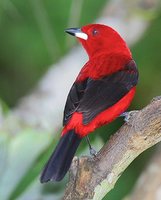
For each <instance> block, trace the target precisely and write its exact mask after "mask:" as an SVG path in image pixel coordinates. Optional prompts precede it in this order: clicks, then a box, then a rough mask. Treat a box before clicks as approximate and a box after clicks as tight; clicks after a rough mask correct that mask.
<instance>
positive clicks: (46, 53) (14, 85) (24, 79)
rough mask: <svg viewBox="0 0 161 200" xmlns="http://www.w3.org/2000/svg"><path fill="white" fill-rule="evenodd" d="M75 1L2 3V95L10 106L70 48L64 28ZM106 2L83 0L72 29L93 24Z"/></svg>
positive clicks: (0, 58) (0, 65) (0, 6)
mask: <svg viewBox="0 0 161 200" xmlns="http://www.w3.org/2000/svg"><path fill="white" fill-rule="evenodd" d="M73 2H74V1H72V0H67V1H64V0H60V1H56V0H54V1H49V0H46V1H40V0H35V1H32V0H30V1H21V0H13V1H9V0H2V1H0V16H1V18H0V44H1V45H0V80H1V84H0V96H1V98H3V99H4V100H5V101H6V102H7V104H9V105H11V106H13V105H15V103H16V101H17V99H18V98H19V97H21V96H23V95H24V94H25V93H27V92H28V91H29V90H30V89H31V88H33V86H34V84H35V83H36V82H37V81H38V79H39V78H40V77H41V76H42V75H43V74H44V72H45V71H46V70H47V68H48V67H49V66H50V65H51V64H53V62H55V61H57V60H58V59H59V58H60V57H61V56H62V55H63V54H65V53H66V52H67V50H68V49H69V47H70V45H67V44H66V36H65V34H64V29H66V28H67V26H69V25H68V24H69V18H71V17H72V18H75V16H70V15H71V14H70V12H71V7H72V4H73ZM104 2H105V0H101V1H96V2H95V3H93V1H92V0H88V1H83V0H82V8H79V7H77V3H76V5H75V7H74V8H73V9H74V10H76V13H77V12H78V11H79V10H80V18H78V20H77V21H74V23H75V24H73V23H72V25H71V26H80V25H82V24H86V23H91V21H93V20H94V19H96V17H97V16H98V14H99V11H100V10H101V7H102V6H103V5H104ZM78 6H79V5H78ZM91 8H92V9H91ZM77 10H78V11H77Z"/></svg>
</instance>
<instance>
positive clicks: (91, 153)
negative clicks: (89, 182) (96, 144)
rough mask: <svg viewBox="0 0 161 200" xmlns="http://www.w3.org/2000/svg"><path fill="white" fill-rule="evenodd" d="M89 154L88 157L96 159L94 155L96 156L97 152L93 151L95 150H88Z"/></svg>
mask: <svg viewBox="0 0 161 200" xmlns="http://www.w3.org/2000/svg"><path fill="white" fill-rule="evenodd" d="M89 152H90V155H91V156H92V157H96V155H97V151H96V150H95V149H93V148H92V147H91V148H90V149H89Z"/></svg>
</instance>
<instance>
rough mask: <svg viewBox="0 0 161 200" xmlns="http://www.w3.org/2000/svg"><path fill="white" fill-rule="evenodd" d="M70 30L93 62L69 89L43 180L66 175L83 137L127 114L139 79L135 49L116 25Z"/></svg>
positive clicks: (58, 178) (91, 26)
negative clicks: (58, 137) (53, 149)
mask: <svg viewBox="0 0 161 200" xmlns="http://www.w3.org/2000/svg"><path fill="white" fill-rule="evenodd" d="M66 32H67V33H69V34H71V35H74V36H76V37H77V38H78V39H79V41H80V42H81V44H82V45H83V47H84V48H85V50H86V51H87V53H88V56H89V61H88V62H87V63H86V64H85V65H84V67H83V68H82V69H81V71H80V73H79V75H78V77H77V78H76V80H75V82H74V84H73V86H72V88H71V90H70V92H69V95H68V98H67V101H66V106H65V110H64V120H63V125H64V128H63V131H62V137H61V139H60V142H59V143H58V145H57V147H56V150H55V151H54V153H53V154H52V156H51V157H50V159H49V161H48V163H47V164H46V166H45V168H44V170H43V173H42V176H41V182H47V181H49V180H56V181H59V180H61V179H62V178H63V177H64V175H65V174H66V172H67V170H68V168H69V167H70V163H71V161H72V158H73V156H74V153H75V151H76V149H77V147H78V145H79V143H80V140H81V138H82V137H84V136H86V135H88V134H89V133H91V132H92V131H94V130H95V129H96V128H98V127H100V126H102V125H104V124H108V123H110V122H112V121H113V120H114V119H116V118H117V117H118V116H119V115H120V114H121V113H123V112H124V111H125V110H126V109H127V108H128V106H129V105H130V103H131V101H132V99H133V97H134V94H135V90H136V84H137V81H138V71H137V67H136V64H135V62H134V60H133V59H132V55H131V52H130V50H129V48H128V47H127V45H126V43H125V41H124V40H123V39H122V38H121V37H120V35H119V34H118V33H117V32H116V31H114V30H113V29H112V28H110V27H108V26H105V25H100V24H91V25H87V26H84V27H82V28H81V29H67V30H66ZM65 146H66V147H65ZM62 155H64V157H63V156H62Z"/></svg>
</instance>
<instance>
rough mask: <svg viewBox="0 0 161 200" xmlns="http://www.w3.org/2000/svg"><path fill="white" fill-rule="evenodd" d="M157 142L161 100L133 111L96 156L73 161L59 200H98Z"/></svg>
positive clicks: (160, 122)
mask: <svg viewBox="0 0 161 200" xmlns="http://www.w3.org/2000/svg"><path fill="white" fill-rule="evenodd" d="M159 141H161V97H157V98H155V99H154V100H153V101H152V102H151V103H150V104H149V105H148V106H146V107H145V108H143V109H142V110H140V111H133V112H132V113H131V116H130V120H129V122H128V123H125V124H124V125H123V126H122V127H121V128H120V129H119V130H118V131H117V132H116V133H115V134H114V135H113V136H112V137H111V138H110V140H109V141H108V142H107V144H105V145H104V146H103V148H102V149H101V150H100V152H98V154H97V155H96V157H94V158H91V157H82V158H79V159H78V158H75V159H74V161H73V164H72V167H71V169H70V181H69V183H68V185H67V189H66V192H65V195H64V198H63V199H64V200H70V199H75V200H80V199H83V200H85V199H99V200H100V199H102V198H103V197H104V196H105V194H106V193H108V192H109V191H110V190H111V189H112V188H113V187H114V185H115V183H116V181H117V180H118V178H119V177H120V176H121V174H122V172H123V171H124V170H125V169H126V168H127V167H128V165H129V164H130V163H131V162H132V161H133V160H134V159H135V158H136V157H137V156H138V155H139V154H140V153H142V152H143V151H145V150H146V149H148V148H149V147H151V146H153V145H155V144H156V143H158V142H159ZM135 199H140V198H135ZM141 199H142V198H141Z"/></svg>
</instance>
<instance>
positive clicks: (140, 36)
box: [0, 0, 161, 200]
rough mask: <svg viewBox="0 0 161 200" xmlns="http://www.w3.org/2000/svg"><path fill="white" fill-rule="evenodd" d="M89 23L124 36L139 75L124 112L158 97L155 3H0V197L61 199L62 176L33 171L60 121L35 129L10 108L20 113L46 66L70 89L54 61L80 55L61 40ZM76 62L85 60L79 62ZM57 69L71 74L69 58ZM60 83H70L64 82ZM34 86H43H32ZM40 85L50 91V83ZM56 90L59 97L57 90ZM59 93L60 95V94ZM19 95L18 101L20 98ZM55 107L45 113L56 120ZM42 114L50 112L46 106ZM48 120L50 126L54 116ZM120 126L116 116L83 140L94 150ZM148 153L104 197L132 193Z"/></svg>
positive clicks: (160, 18)
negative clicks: (50, 179) (48, 179)
mask: <svg viewBox="0 0 161 200" xmlns="http://www.w3.org/2000/svg"><path fill="white" fill-rule="evenodd" d="M97 20H98V21H99V20H100V21H101V20H102V21H103V22H105V23H107V25H109V23H111V24H110V25H112V26H113V27H116V28H118V30H120V33H121V34H123V36H124V37H125V39H126V38H127V40H128V43H129V45H130V48H131V51H132V54H133V58H134V59H135V61H136V63H137V65H138V68H139V72H140V80H139V84H138V87H137V94H136V97H135V99H134V101H133V103H132V105H131V107H130V110H133V109H136V110H137V109H140V108H142V107H144V106H145V105H147V104H148V103H149V102H150V101H151V99H152V98H153V97H155V96H158V95H161V36H160V32H161V10H160V2H159V1H154V0H142V1H141V0H137V1H135V3H134V2H133V1H129V3H127V1H123V0H111V1H110V0H100V1H95V2H93V0H88V1H85V0H79V1H74V0H67V1H63V0H59V1H55V0H53V1H51V0H46V1H42V0H34V1H32V0H29V1H20V0H1V1H0V104H1V105H0V113H1V114H0V177H1V180H0V199H3V200H13V199H16V200H17V199H18V200H39V199H40V200H41V199H42V200H50V199H52V200H57V199H60V198H61V196H62V194H63V191H64V188H65V184H66V182H67V180H68V177H66V178H65V180H63V181H62V182H60V183H56V184H55V183H48V184H46V185H41V184H40V183H39V174H40V172H41V169H42V167H43V165H44V163H45V161H46V160H47V158H48V156H49V155H50V153H51V151H52V149H53V148H54V145H55V144H56V143H57V140H58V139H59V134H60V131H61V124H60V123H59V124H56V127H54V125H53V127H52V125H51V126H50V129H48V128H47V129H45V128H44V127H43V128H41V123H39V124H38V123H37V124H36V125H33V124H34V123H28V122H29V121H30V119H27V120H26V121H25V120H24V121H23V120H22V121H21V119H20V118H21V117H18V115H16V114H15V111H16V112H17V113H18V112H20V113H21V111H20V110H21V108H22V107H23V103H24V102H25V103H26V102H27V101H28V94H32V93H33V95H34V92H35V93H36V91H37V89H40V87H42V85H43V84H45V82H43V81H42V82H41V81H40V80H43V79H44V75H45V74H46V73H49V74H50V71H49V70H51V69H52V70H53V71H54V74H56V75H57V79H59V81H62V82H63V81H64V84H69V85H70V84H71V82H72V81H73V77H74V75H72V78H70V74H69V77H68V76H67V77H66V79H65V80H61V74H64V71H63V68H62V66H61V67H60V68H59V65H57V63H60V62H61V61H62V60H63V59H64V56H65V58H68V55H69V57H71V58H72V59H73V61H74V60H75V57H74V56H72V55H75V54H74V53H73V52H72V49H73V48H76V52H78V56H79V55H80V56H81V55H82V53H80V54H79V51H80V49H79V48H77V47H76V46H77V45H78V44H77V42H76V40H75V39H74V38H69V36H67V35H65V33H64V29H66V28H67V27H81V26H82V25H85V24H88V23H93V22H95V21H97ZM108 22H109V23H108ZM118 22H119V23H118ZM132 35H134V36H133V37H132ZM82 59H85V57H84V56H83V58H80V60H82ZM62 62H63V61H62ZM75 62H76V61H75ZM61 64H63V65H65V64H66V66H65V67H66V70H67V71H70V70H71V73H72V69H74V66H71V65H72V63H71V61H70V64H69V63H68V62H67V60H65V61H64V62H63V63H61ZM78 64H79V63H78ZM73 65H74V64H73ZM80 67H81V66H79V67H78V68H80ZM53 79H54V78H53ZM69 79H70V80H69ZM68 80H69V81H71V82H70V83H68ZM53 81H54V80H53ZM40 82H41V83H43V84H40V85H38V84H39V83H40ZM48 84H49V85H50V86H48V87H51V89H52V82H51V83H48ZM44 88H45V86H44ZM67 89H68V90H69V89H70V87H68V88H67ZM53 90H59V85H57V87H56V89H55V86H53ZM54 92H55V91H54ZM60 93H61V94H62V95H64V94H63V93H64V91H63V90H62V91H60ZM66 93H67V92H66V91H65V95H66ZM61 94H60V96H61ZM44 95H45V94H44ZM24 96H26V97H25V99H22V97H24ZM54 98H57V97H56V96H55V97H54ZM63 98H64V97H63ZM21 99H22V100H21ZM26 99H27V100H26ZM37 99H38V101H40V100H41V99H43V97H42V96H41V95H39V96H38V97H37ZM30 100H31V101H32V99H30ZM53 101H54V99H53ZM64 101H65V99H64ZM30 104H32V102H30ZM37 104H38V103H37V101H34V102H33V104H32V105H33V107H32V106H30V107H29V108H30V109H26V110H27V111H25V112H28V113H32V112H33V110H34V108H35V107H36V105H37ZM20 105H21V106H20ZM61 106H62V108H61V109H60V110H59V105H58V107H56V106H54V107H53V108H52V109H53V110H56V109H57V110H58V111H57V113H58V112H59V114H58V115H55V117H56V118H59V116H61V117H62V112H63V110H62V109H63V106H64V105H61ZM40 107H41V105H40ZM32 108H33V109H32ZM45 108H46V107H45ZM48 109H49V111H48V112H50V108H48ZM52 109H51V110H52ZM40 110H41V108H40ZM54 112H55V111H54ZM41 114H42V115H43V113H41ZM20 116H21V115H20ZM25 116H26V115H25ZM28 116H30V115H28ZM28 118H30V117H28ZM50 120H51V121H53V123H54V120H55V119H54V118H50ZM59 121H61V119H60V120H59ZM122 123H123V120H122V119H117V120H116V121H115V122H113V123H112V124H110V125H108V126H104V127H102V128H100V129H98V130H96V132H95V134H91V136H90V137H91V140H92V144H93V146H95V147H96V149H98V150H99V149H100V148H101V146H102V145H103V144H104V143H105V142H106V141H107V140H108V139H109V137H110V135H111V134H113V133H114V132H115V131H116V130H117V129H118V128H119V127H120V126H121V124H122ZM154 149H155V147H153V148H151V149H149V150H148V151H146V152H144V153H143V154H142V155H140V156H139V157H138V158H137V159H136V160H135V161H134V162H133V163H132V164H131V165H130V166H129V167H128V169H127V170H126V171H125V172H124V173H123V175H122V176H121V178H120V179H119V181H118V182H117V184H116V186H115V188H114V189H113V190H112V191H111V192H110V193H109V194H108V195H107V196H106V197H105V198H104V200H105V199H107V200H108V199H110V200H121V199H123V198H124V197H125V196H126V195H127V194H129V193H130V192H131V191H132V188H133V186H134V184H135V181H136V180H137V177H138V176H139V174H140V173H141V172H142V170H143V169H144V167H145V166H146V164H147V163H148V161H149V159H150V157H151V156H152V154H153V151H154ZM80 154H83V155H84V154H86V155H88V154H89V152H88V149H87V144H86V143H85V142H82V144H81V146H80V148H79V150H78V153H77V155H80Z"/></svg>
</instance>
